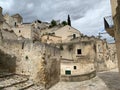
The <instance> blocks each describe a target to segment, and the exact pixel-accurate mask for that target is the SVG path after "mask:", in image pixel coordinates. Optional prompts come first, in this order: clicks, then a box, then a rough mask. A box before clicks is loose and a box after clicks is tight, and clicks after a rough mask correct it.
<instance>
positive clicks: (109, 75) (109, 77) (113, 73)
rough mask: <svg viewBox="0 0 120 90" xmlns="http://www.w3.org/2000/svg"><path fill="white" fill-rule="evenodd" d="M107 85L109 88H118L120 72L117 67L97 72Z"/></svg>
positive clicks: (114, 89)
mask: <svg viewBox="0 0 120 90" xmlns="http://www.w3.org/2000/svg"><path fill="white" fill-rule="evenodd" d="M97 75H98V76H99V77H100V78H101V79H102V80H103V81H104V83H105V84H106V85H107V87H108V88H109V90H120V73H119V72H118V69H114V70H110V71H107V72H101V73H98V74H97Z"/></svg>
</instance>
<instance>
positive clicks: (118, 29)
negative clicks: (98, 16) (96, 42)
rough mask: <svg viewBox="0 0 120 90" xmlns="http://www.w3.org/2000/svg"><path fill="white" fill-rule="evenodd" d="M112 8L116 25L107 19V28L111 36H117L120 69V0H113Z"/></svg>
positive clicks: (119, 66)
mask: <svg viewBox="0 0 120 90" xmlns="http://www.w3.org/2000/svg"><path fill="white" fill-rule="evenodd" d="M111 8H112V19H113V22H114V25H113V26H112V27H110V24H109V22H107V20H105V29H106V31H107V32H108V33H109V34H110V35H111V36H113V37H114V38H115V44H116V48H117V57H118V68H119V70H120V0H111Z"/></svg>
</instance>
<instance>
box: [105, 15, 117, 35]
mask: <svg viewBox="0 0 120 90" xmlns="http://www.w3.org/2000/svg"><path fill="white" fill-rule="evenodd" d="M104 26H105V30H106V31H107V33H108V34H109V35H110V36H112V37H114V29H115V28H114V24H113V19H112V16H107V17H104Z"/></svg>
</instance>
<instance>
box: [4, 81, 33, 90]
mask: <svg viewBox="0 0 120 90" xmlns="http://www.w3.org/2000/svg"><path fill="white" fill-rule="evenodd" d="M32 86H34V84H33V82H32V81H26V82H23V83H19V84H16V85H13V86H11V87H7V88H5V89H4V90H25V89H29V88H30V87H32Z"/></svg>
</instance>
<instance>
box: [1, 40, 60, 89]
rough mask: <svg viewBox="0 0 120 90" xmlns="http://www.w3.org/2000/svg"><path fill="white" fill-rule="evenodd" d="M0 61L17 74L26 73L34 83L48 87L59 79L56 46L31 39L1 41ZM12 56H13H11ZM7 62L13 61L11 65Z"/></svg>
mask: <svg viewBox="0 0 120 90" xmlns="http://www.w3.org/2000/svg"><path fill="white" fill-rule="evenodd" d="M0 50H2V51H3V52H5V55H8V56H9V57H8V58H6V57H5V55H4V54H3V52H2V53H1V54H0V55H2V56H3V57H2V58H1V59H0V63H4V65H6V66H7V67H9V68H13V69H15V70H14V72H15V73H17V74H22V75H28V76H29V77H30V79H32V80H33V81H34V82H35V83H37V84H41V85H43V86H44V87H45V88H49V87H51V86H52V85H54V84H55V83H57V82H58V81H59V75H60V74H59V72H60V61H59V58H60V53H59V49H57V48H56V47H53V46H50V45H45V44H42V43H39V42H35V43H33V42H32V41H25V42H24V41H16V42H11V41H10V42H9V41H4V40H3V41H2V43H1V45H0ZM12 57H13V58H12ZM9 63H11V64H12V63H14V64H15V65H13V64H12V65H11V64H9Z"/></svg>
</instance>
